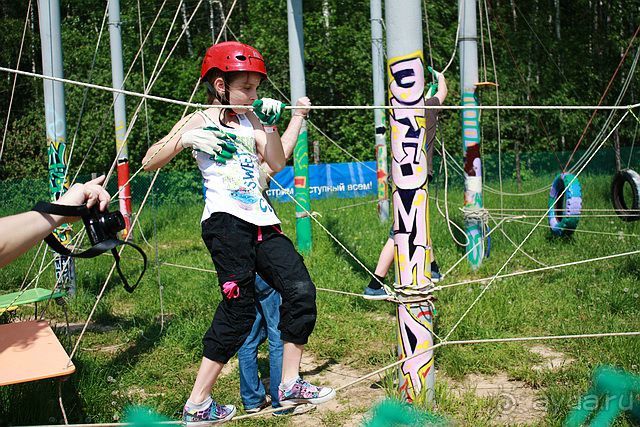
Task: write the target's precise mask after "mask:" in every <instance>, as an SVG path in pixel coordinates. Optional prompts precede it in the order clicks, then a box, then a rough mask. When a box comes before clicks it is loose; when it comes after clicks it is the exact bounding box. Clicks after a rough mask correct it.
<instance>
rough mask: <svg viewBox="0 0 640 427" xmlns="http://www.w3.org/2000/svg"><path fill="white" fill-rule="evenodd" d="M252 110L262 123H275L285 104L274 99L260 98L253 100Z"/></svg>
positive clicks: (272, 124) (269, 124)
mask: <svg viewBox="0 0 640 427" xmlns="http://www.w3.org/2000/svg"><path fill="white" fill-rule="evenodd" d="M252 106H253V112H254V113H255V114H256V116H258V119H259V120H260V122H261V123H262V124H263V125H267V126H274V125H277V124H278V122H279V121H280V118H281V117H282V112H283V111H284V107H285V106H286V104H285V103H284V102H280V101H278V100H276V99H271V98H261V99H256V100H255V101H253V105H252Z"/></svg>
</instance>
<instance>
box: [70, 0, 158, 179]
mask: <svg viewBox="0 0 640 427" xmlns="http://www.w3.org/2000/svg"><path fill="white" fill-rule="evenodd" d="M166 3H167V0H164V1H163V2H162V4H161V5H160V8H159V9H158V12H157V13H156V16H155V18H154V20H153V22H152V23H151V25H150V26H149V30H148V31H147V33H146V35H145V38H144V40H143V41H142V43H141V44H140V47H139V48H138V51H137V52H136V54H135V55H134V57H133V60H132V61H131V65H129V69H128V70H127V73H126V74H125V76H124V79H123V80H122V81H123V84H125V83H126V82H127V80H128V78H129V75H130V74H131V72H132V70H133V67H134V65H135V63H136V61H137V60H138V56H141V59H142V61H143V62H144V58H143V57H142V50H143V48H144V45H145V43H146V42H147V40H148V38H149V36H150V35H151V32H152V31H153V28H154V27H155V25H156V22H157V21H158V18H159V17H160V14H161V13H162V11H163V9H164V6H165V5H166ZM163 51H164V47H163V49H162V50H161V51H160V54H159V55H162V52H163ZM142 69H143V70H144V63H143V65H142ZM143 72H144V71H143ZM144 87H146V83H145V82H144V80H143V88H144ZM115 102H116V101H115V98H114V99H113V100H111V105H110V106H109V107H108V108H106V109H105V112H104V114H103V115H102V119H101V120H100V122H101V125H100V127H99V128H98V130H97V131H96V134H95V136H94V138H93V141H92V142H91V145H90V146H89V148H88V149H87V151H86V153H85V155H84V158H83V159H82V161H81V162H80V165H79V166H78V169H77V171H76V174H75V176H74V177H73V179H72V180H71V183H72V184H73V183H75V182H76V180H77V179H78V175H79V174H80V171H81V170H82V167H83V166H84V163H85V161H86V159H87V158H88V156H89V153H90V152H91V150H92V149H93V146H94V145H95V143H96V142H97V141H98V139H99V138H100V135H101V133H102V129H103V128H104V126H105V125H106V123H107V122H108V120H107V118H108V116H109V115H110V114H111V111H113V106H114V105H115ZM145 108H146V105H145Z"/></svg>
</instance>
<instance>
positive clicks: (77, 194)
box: [55, 175, 111, 211]
mask: <svg viewBox="0 0 640 427" xmlns="http://www.w3.org/2000/svg"><path fill="white" fill-rule="evenodd" d="M104 179H105V176H104V175H102V176H99V177H98V178H96V179H92V180H91V181H87V182H86V183H84V184H80V183H78V184H73V185H72V186H71V188H69V189H68V190H67V192H66V193H64V194H63V195H62V197H60V198H59V199H58V200H57V201H56V202H55V204H58V205H66V206H78V205H82V204H83V203H86V204H87V207H88V208H90V207H92V206H93V205H95V204H98V208H99V209H100V210H101V211H104V210H105V209H106V208H107V206H108V205H109V201H110V200H111V196H110V195H109V193H107V190H105V189H104V188H103V187H102V183H103V182H104Z"/></svg>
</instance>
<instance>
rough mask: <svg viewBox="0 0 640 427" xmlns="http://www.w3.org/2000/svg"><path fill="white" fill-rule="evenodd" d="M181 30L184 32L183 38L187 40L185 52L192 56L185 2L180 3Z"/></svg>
mask: <svg viewBox="0 0 640 427" xmlns="http://www.w3.org/2000/svg"><path fill="white" fill-rule="evenodd" d="M181 9H182V29H183V30H186V31H185V34H184V35H185V36H186V39H187V51H188V52H189V56H193V45H192V44H191V32H190V31H189V24H188V23H187V5H186V4H185V2H182V7H181Z"/></svg>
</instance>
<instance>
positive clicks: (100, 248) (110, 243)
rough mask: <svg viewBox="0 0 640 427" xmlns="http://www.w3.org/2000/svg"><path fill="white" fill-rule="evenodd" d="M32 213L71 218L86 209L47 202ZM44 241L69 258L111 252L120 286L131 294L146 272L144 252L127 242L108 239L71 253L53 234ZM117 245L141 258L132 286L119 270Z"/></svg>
mask: <svg viewBox="0 0 640 427" xmlns="http://www.w3.org/2000/svg"><path fill="white" fill-rule="evenodd" d="M32 210H33V211H36V212H40V213H44V214H49V215H62V216H71V217H74V216H75V217H82V216H84V215H87V214H88V210H87V207H86V206H85V205H80V206H67V205H58V204H55V203H47V202H38V203H36V205H35V206H34V207H33V209H32ZM44 241H45V243H46V244H47V245H49V247H50V248H51V249H53V250H54V251H55V252H57V253H59V254H60V255H65V256H70V257H73V258H94V257H96V256H98V255H101V254H103V253H105V252H106V251H109V250H110V251H111V254H112V255H113V258H114V259H115V261H116V269H117V270H118V275H119V276H120V279H121V280H122V285H123V286H124V289H125V290H126V291H127V292H129V293H132V292H133V291H135V289H136V287H137V286H138V284H139V283H140V280H142V276H144V273H145V271H146V270H147V255H146V254H145V253H144V251H143V250H142V249H141V248H140V247H139V246H138V245H135V244H133V243H131V242H127V241H124V240H120V239H108V240H105V241H102V242H100V243H98V244H96V245H93V246H92V247H90V248H89V249H87V250H85V251H82V252H72V251H70V250H69V249H68V248H66V247H65V246H64V245H63V244H62V243H60V241H59V240H58V239H57V238H56V236H54V235H53V233H51V234H49V235H48V236H47V237H45V238H44ZM119 245H129V246H131V247H132V248H134V249H135V250H136V251H138V253H139V254H140V255H141V256H142V261H143V267H142V272H141V273H140V277H138V280H136V283H135V284H134V285H133V286H130V285H129V282H128V281H127V279H126V278H125V276H124V274H123V273H122V270H121V269H120V254H119V253H118V251H117V250H116V247H117V246H119Z"/></svg>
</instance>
